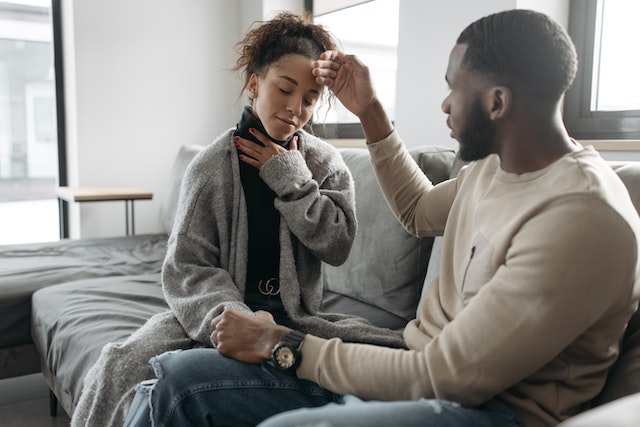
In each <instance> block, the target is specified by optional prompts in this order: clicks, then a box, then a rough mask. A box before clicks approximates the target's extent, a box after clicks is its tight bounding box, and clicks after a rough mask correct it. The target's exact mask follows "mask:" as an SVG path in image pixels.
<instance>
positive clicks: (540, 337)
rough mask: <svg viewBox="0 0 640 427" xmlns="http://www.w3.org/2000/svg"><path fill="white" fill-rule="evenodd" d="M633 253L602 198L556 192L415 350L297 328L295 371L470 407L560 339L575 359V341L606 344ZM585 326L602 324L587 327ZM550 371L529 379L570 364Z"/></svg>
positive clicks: (381, 393)
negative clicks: (302, 334)
mask: <svg viewBox="0 0 640 427" xmlns="http://www.w3.org/2000/svg"><path fill="white" fill-rule="evenodd" d="M585 209H589V211H590V215H583V213H584V211H585ZM567 218H571V221H567V220H566V219H567ZM608 254H615V256H607V255H608ZM603 257H606V262H603ZM636 257H637V243H636V241H635V236H634V233H633V232H632V230H631V229H630V226H629V224H628V223H627V222H626V221H624V220H623V219H622V218H621V217H620V216H619V215H618V214H617V213H616V212H614V211H613V210H612V209H611V208H610V207H609V206H608V205H605V204H604V203H602V202H600V201H596V202H593V201H589V200H588V198H587V197H584V196H583V197H579V198H567V199H563V200H559V201H557V202H556V203H553V204H552V205H551V206H548V207H547V208H546V209H545V210H544V212H541V213H540V214H538V215H537V216H535V217H534V218H532V219H531V220H529V221H528V222H526V224H525V225H524V226H523V227H522V229H521V230H520V231H519V232H518V233H517V235H515V236H514V237H513V239H512V246H511V248H510V250H509V252H508V258H507V260H506V261H505V263H504V264H503V265H502V266H501V267H500V268H499V269H498V271H497V273H496V274H495V275H494V276H493V278H492V279H490V281H489V282H488V283H486V284H485V285H484V286H483V287H482V289H481V290H480V292H478V294H476V295H475V296H474V297H473V298H471V300H470V301H469V303H468V305H467V306H466V307H465V308H464V309H463V310H462V311H461V312H460V313H459V314H458V315H457V316H456V317H455V318H454V319H453V320H452V321H451V322H450V323H448V324H447V325H446V326H444V328H443V329H442V330H441V331H440V333H439V334H437V335H436V336H434V338H433V339H431V340H428V342H427V344H426V345H425V347H424V348H422V349H416V350H408V351H407V350H395V349H388V348H383V347H375V346H367V345H357V344H346V343H343V342H341V341H340V340H338V339H331V340H322V339H319V338H316V337H312V336H307V337H306V338H305V339H304V342H303V346H302V364H301V366H300V368H299V369H298V371H297V373H298V375H299V376H300V377H302V378H306V379H309V380H312V381H315V382H317V383H319V384H320V385H322V386H324V387H326V388H328V389H330V390H332V391H334V392H337V393H343V394H355V395H357V396H359V397H361V398H364V399H376V400H412V399H418V398H421V397H426V398H439V399H447V400H452V401H456V402H459V403H461V404H463V405H472V406H473V405H478V404H480V403H482V402H485V401H486V400H488V399H490V398H492V397H493V396H495V395H496V394H498V393H500V392H501V391H503V390H505V389H507V388H509V387H511V386H513V385H515V384H516V383H518V382H520V381H522V380H523V379H525V378H528V377H530V376H532V375H534V374H535V373H536V372H541V370H543V368H544V367H545V366H546V365H547V364H549V363H550V362H551V361H552V360H553V359H555V358H556V357H558V355H559V354H561V353H563V352H566V351H567V348H568V347H569V346H574V347H573V350H574V352H575V353H574V354H573V356H572V357H574V358H577V360H580V356H579V354H581V353H580V352H581V348H582V349H583V348H584V347H581V345H583V346H584V345H589V346H593V344H594V340H595V341H596V343H597V344H598V345H599V346H601V347H602V349H601V350H602V351H603V352H607V351H610V348H611V346H615V343H616V342H617V341H616V340H617V339H618V338H619V337H617V336H616V334H619V333H621V332H620V330H621V328H620V326H622V329H623V327H624V322H625V321H620V319H618V324H617V325H612V324H613V323H615V322H612V319H613V318H615V316H619V315H620V313H621V312H624V311H625V310H627V308H628V307H629V306H630V304H631V301H632V291H633V286H634V281H635V268H636ZM540 266H544V268H540ZM595 324H598V327H611V330H608V331H607V333H602V334H601V335H600V336H599V338H598V337H596V336H593V335H590V334H589V330H590V328H592V327H593V326H594V325H595ZM603 325H605V326H603ZM606 325H610V326H606ZM600 332H603V330H602V329H600ZM603 336H607V338H608V339H604V340H603V339H602V337H603ZM590 348H591V347H590ZM576 353H577V355H576ZM567 355H571V353H567ZM584 363H594V362H593V361H592V360H589V361H584ZM556 368H557V367H556ZM552 372H554V375H563V377H562V378H540V379H539V380H540V381H553V380H556V381H565V380H570V379H571V375H575V374H576V372H577V371H574V372H572V371H571V370H570V369H566V370H562V369H560V370H558V369H555V370H553V371H552Z"/></svg>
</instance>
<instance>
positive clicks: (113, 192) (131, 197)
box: [56, 187, 153, 236]
mask: <svg viewBox="0 0 640 427" xmlns="http://www.w3.org/2000/svg"><path fill="white" fill-rule="evenodd" d="M56 194H57V196H58V205H59V207H60V221H62V211H63V206H64V203H70V202H109V201H118V200H123V201H124V209H125V230H126V233H127V236H129V235H134V234H136V232H135V223H134V220H135V217H134V206H133V202H134V201H136V200H150V199H152V198H153V193H150V192H147V191H144V190H140V189H138V188H130V187H58V189H57V191H56ZM61 229H62V228H61Z"/></svg>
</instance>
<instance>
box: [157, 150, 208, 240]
mask: <svg viewBox="0 0 640 427" xmlns="http://www.w3.org/2000/svg"><path fill="white" fill-rule="evenodd" d="M203 148H204V146H203V145H183V146H182V147H180V151H178V156H177V157H176V159H175V160H174V162H173V167H172V168H171V175H170V180H169V195H168V196H167V198H166V200H165V201H164V203H163V204H162V206H160V225H161V226H162V229H163V231H164V232H165V233H167V234H168V233H170V232H171V228H172V227H173V221H174V220H175V218H176V212H177V210H178V199H179V198H180V185H181V184H182V177H183V176H184V172H185V170H186V169H187V166H188V165H189V163H190V162H191V160H192V159H193V158H194V157H195V156H196V154H198V153H199V152H200V151H202V149H203Z"/></svg>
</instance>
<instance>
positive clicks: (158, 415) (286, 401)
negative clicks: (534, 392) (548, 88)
mask: <svg viewBox="0 0 640 427" xmlns="http://www.w3.org/2000/svg"><path fill="white" fill-rule="evenodd" d="M150 363H151V366H152V367H153V369H154V371H155V373H156V376H157V378H158V379H156V380H151V381H145V382H143V383H141V384H140V385H138V388H137V391H136V396H135V399H134V401H133V404H132V406H131V410H130V411H129V414H128V416H127V420H126V421H125V427H150V426H153V427H167V426H179V427H186V426H202V427H204V426H234V427H241V426H255V425H257V424H259V423H261V422H263V421H264V422H263V423H262V424H260V427H276V426H277V427H287V426H301V425H303V426H305V427H360V426H362V427H378V426H380V427H382V426H384V427H387V426H393V425H402V426H405V427H406V426H409V427H411V426H429V427H434V426H435V427H450V426H451V427H461V426H472V427H522V426H523V424H522V423H521V422H520V421H519V420H518V418H517V417H516V416H515V415H514V414H513V413H512V412H511V411H510V410H509V408H508V407H506V406H505V405H504V404H502V403H500V402H498V401H495V400H492V401H489V402H487V403H486V404H484V405H481V406H479V407H476V408H466V407H462V406H460V405H458V404H456V403H453V402H448V401H443V400H427V399H421V400H418V401H398V402H371V401H370V402H364V401H362V400H360V399H358V398H357V397H355V396H340V395H337V394H334V393H331V392H329V391H327V390H326V389H324V388H322V387H320V386H318V385H317V384H315V383H313V382H311V381H306V380H301V379H298V378H296V377H294V376H293V375H289V374H287V373H284V372H281V371H279V370H277V369H276V368H274V367H273V366H272V365H271V364H269V363H265V364H262V365H251V364H246V363H242V362H238V361H236V360H234V359H229V358H226V357H224V356H222V355H220V353H218V352H217V351H216V350H214V349H211V348H201V349H192V350H182V351H176V352H168V353H164V354H161V355H160V356H156V357H154V358H152V359H151V361H150ZM320 406H322V407H321V408H319V407H320ZM301 408H302V409H301ZM269 417H271V418H269ZM267 418H268V419H267ZM265 419H266V421H265Z"/></svg>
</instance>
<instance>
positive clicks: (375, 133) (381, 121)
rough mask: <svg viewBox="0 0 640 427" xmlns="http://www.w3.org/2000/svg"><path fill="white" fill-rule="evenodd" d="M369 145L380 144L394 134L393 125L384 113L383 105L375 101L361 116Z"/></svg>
mask: <svg viewBox="0 0 640 427" xmlns="http://www.w3.org/2000/svg"><path fill="white" fill-rule="evenodd" d="M359 119H360V123H361V124H362V129H363V130H364V135H365V137H366V138H367V144H371V143H373V142H378V141H380V140H382V139H384V138H386V137H387V136H389V135H390V134H391V132H393V124H391V120H389V117H388V116H387V113H386V112H385V111H384V108H383V107H382V104H381V103H380V101H379V100H378V99H375V100H374V101H373V102H372V103H371V104H370V105H369V107H367V109H365V110H364V111H363V112H362V114H360V116H359Z"/></svg>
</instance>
